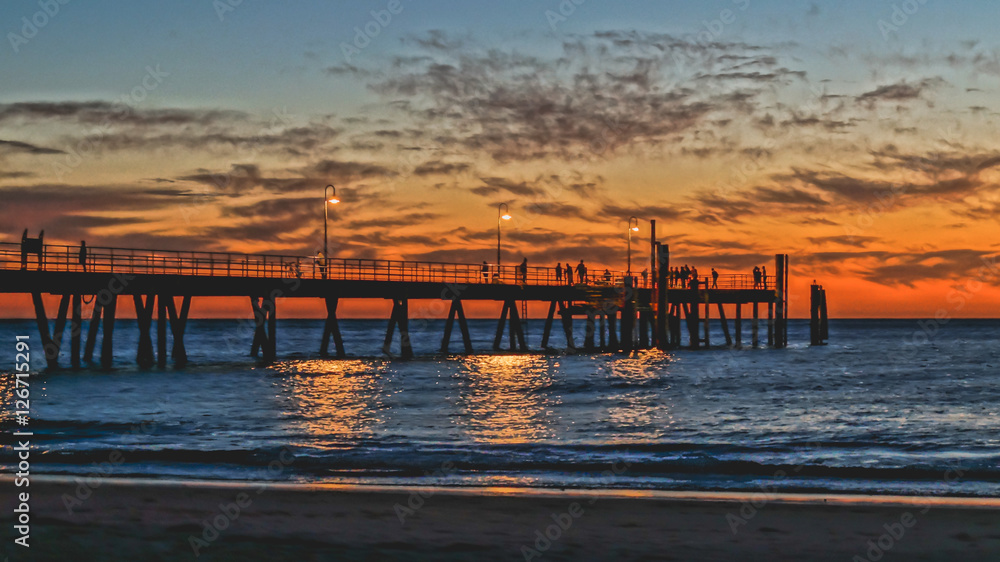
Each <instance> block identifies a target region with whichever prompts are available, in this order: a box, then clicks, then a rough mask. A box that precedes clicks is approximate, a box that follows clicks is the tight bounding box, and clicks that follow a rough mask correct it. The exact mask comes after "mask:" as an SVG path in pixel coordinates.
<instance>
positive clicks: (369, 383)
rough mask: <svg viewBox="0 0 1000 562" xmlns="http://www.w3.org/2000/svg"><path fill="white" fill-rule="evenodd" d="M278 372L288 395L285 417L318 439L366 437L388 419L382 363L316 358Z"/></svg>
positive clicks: (277, 368) (282, 366)
mask: <svg viewBox="0 0 1000 562" xmlns="http://www.w3.org/2000/svg"><path fill="white" fill-rule="evenodd" d="M274 370H275V371H277V372H279V373H281V374H282V375H284V376H283V377H282V379H281V383H279V384H280V385H281V386H282V387H283V389H284V391H285V393H286V395H287V396H289V398H290V404H289V407H288V411H286V412H285V413H284V415H285V416H286V417H287V418H288V419H289V421H290V423H291V424H292V425H293V426H298V427H299V429H300V430H301V431H302V432H304V433H307V434H309V435H312V436H313V437H314V438H318V439H319V440H320V442H323V441H330V442H332V443H337V442H343V441H347V440H353V439H357V438H358V437H367V436H370V435H373V434H374V433H375V432H376V430H377V427H378V426H379V425H381V424H382V423H383V422H384V418H383V414H384V413H385V410H386V408H387V405H386V404H385V398H386V397H385V393H384V388H383V381H384V379H385V371H386V369H385V365H384V364H382V363H377V364H372V363H371V362H366V361H350V360H339V361H329V360H318V359H313V360H304V361H290V362H285V363H282V364H279V365H275V366H274ZM309 445H315V443H313V442H310V443H309Z"/></svg>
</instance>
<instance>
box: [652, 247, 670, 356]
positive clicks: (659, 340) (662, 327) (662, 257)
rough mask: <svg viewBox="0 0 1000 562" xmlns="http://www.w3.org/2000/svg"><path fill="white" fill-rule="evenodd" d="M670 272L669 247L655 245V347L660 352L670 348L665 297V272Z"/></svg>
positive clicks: (667, 304)
mask: <svg viewBox="0 0 1000 562" xmlns="http://www.w3.org/2000/svg"><path fill="white" fill-rule="evenodd" d="M668 271H670V246H669V245H663V244H660V243H659V242H657V243H656V289H655V292H656V333H655V335H654V338H655V340H656V342H655V343H656V346H657V347H658V348H659V349H661V350H666V349H667V348H669V347H670V345H669V344H668V338H669V337H670V335H669V330H668V328H667V314H668V310H667V307H668V306H669V303H670V299H669V298H668V296H667V272H668Z"/></svg>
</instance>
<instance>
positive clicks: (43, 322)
mask: <svg viewBox="0 0 1000 562" xmlns="http://www.w3.org/2000/svg"><path fill="white" fill-rule="evenodd" d="M31 302H32V304H34V305H35V323H36V324H37V325H38V335H39V336H40V337H41V339H42V351H43V353H44V354H45V363H46V365H48V367H49V368H50V369H55V368H58V367H59V352H58V350H56V352H55V353H53V350H54V349H55V347H54V345H53V342H52V336H50V335H49V318H48V316H46V315H45V303H44V301H42V294H41V293H31Z"/></svg>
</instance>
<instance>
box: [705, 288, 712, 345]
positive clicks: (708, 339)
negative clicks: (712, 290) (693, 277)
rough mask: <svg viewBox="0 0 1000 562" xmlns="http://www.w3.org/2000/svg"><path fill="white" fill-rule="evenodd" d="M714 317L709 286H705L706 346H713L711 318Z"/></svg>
mask: <svg viewBox="0 0 1000 562" xmlns="http://www.w3.org/2000/svg"><path fill="white" fill-rule="evenodd" d="M711 318H712V305H711V304H710V303H709V297H708V287H705V347H706V348H709V347H712V338H711V336H710V335H709V331H710V328H711V323H710V322H709V320H710V319H711Z"/></svg>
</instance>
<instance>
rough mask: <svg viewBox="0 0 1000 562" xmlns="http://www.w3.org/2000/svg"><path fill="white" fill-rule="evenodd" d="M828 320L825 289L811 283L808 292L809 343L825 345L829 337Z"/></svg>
mask: <svg viewBox="0 0 1000 562" xmlns="http://www.w3.org/2000/svg"><path fill="white" fill-rule="evenodd" d="M827 324H828V320H827V314H826V290H824V289H823V287H821V286H819V285H815V284H814V285H812V287H810V294H809V343H810V345H826V340H827V339H828V338H829V329H828V326H827Z"/></svg>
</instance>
